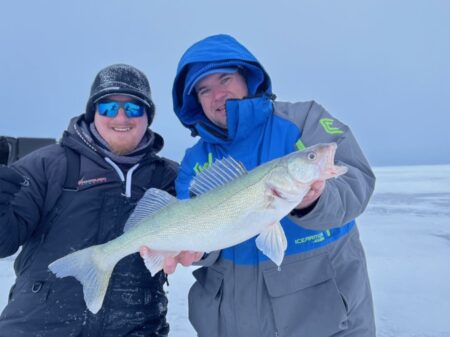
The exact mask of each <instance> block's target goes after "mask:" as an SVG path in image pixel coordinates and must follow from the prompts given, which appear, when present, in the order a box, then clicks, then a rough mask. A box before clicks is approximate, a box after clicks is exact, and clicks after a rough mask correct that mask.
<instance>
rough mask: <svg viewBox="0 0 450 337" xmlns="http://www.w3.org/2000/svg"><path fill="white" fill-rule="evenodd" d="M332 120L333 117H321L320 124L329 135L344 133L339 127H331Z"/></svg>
mask: <svg viewBox="0 0 450 337" xmlns="http://www.w3.org/2000/svg"><path fill="white" fill-rule="evenodd" d="M333 122H334V119H331V118H322V119H321V120H320V124H321V125H322V127H323V129H324V130H325V132H326V133H329V134H330V135H340V134H341V133H344V131H342V130H341V129H339V128H335V127H333V126H332V125H333Z"/></svg>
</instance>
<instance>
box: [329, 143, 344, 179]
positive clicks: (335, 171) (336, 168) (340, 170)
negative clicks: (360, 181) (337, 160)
mask: <svg viewBox="0 0 450 337" xmlns="http://www.w3.org/2000/svg"><path fill="white" fill-rule="evenodd" d="M327 147H328V149H329V150H328V152H329V153H328V156H327V160H326V163H325V170H324V173H325V175H326V176H327V177H328V178H332V177H338V176H340V175H343V174H345V173H346V172H347V171H348V168H347V167H346V166H342V165H335V164H334V156H335V155H336V149H337V144H336V143H329V144H327Z"/></svg>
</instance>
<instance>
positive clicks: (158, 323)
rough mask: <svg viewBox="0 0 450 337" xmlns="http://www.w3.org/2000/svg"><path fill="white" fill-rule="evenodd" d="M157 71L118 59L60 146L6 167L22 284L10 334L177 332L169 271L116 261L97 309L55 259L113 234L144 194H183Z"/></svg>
mask: <svg viewBox="0 0 450 337" xmlns="http://www.w3.org/2000/svg"><path fill="white" fill-rule="evenodd" d="M154 114H155V107H154V104H153V100H152V97H151V91H150V85H149V83H148V80H147V77H146V76H145V75H144V74H143V73H142V72H141V71H140V70H138V69H136V68H134V67H132V66H129V65H124V64H115V65H111V66H109V67H106V68H105V69H102V70H101V71H100V72H99V73H98V74H97V76H96V77H95V79H94V82H93V84H92V88H91V93H90V96H89V99H88V102H87V106H86V111H85V113H83V114H82V115H80V116H78V117H75V118H74V119H72V121H71V123H70V125H69V128H68V129H67V131H66V132H64V135H63V137H62V140H61V141H60V143H59V144H54V145H50V146H47V147H43V148H41V149H39V150H36V151H34V152H32V153H30V154H29V155H27V156H25V157H23V158H22V159H20V160H18V161H16V162H14V164H13V165H12V167H0V257H5V256H9V255H12V254H14V253H15V252H16V251H17V250H18V249H19V247H21V248H22V249H21V251H20V253H19V254H18V256H17V258H16V260H15V263H14V269H15V272H16V276H17V278H16V282H15V284H14V286H13V288H12V289H11V291H10V294H9V301H8V304H7V306H6V307H5V308H4V310H3V312H2V313H1V316H0V336H1V337H16V336H17V337H19V336H21V337H34V336H41V337H62V336H80V337H81V336H86V337H87V336H90V337H94V336H103V337H106V336H109V337H121V336H130V337H131V336H136V337H137V336H152V337H162V336H167V335H168V332H169V326H168V324H167V322H166V312H167V298H166V295H165V292H164V289H163V283H164V282H165V279H166V278H165V276H164V274H163V273H158V274H156V275H155V276H154V277H151V275H150V273H149V272H148V270H147V269H146V268H145V265H144V263H143V261H142V259H141V258H140V256H139V255H138V254H133V255H130V256H127V257H125V258H124V259H123V260H121V261H120V262H119V263H118V264H117V266H116V267H115V269H114V271H113V273H112V276H111V280H110V282H109V287H108V290H107V293H106V298H105V301H104V305H103V307H102V309H101V310H100V311H99V312H98V313H97V314H95V315H94V314H92V313H91V312H90V311H89V310H88V309H87V308H86V305H85V302H84V299H83V291H82V286H81V284H80V283H79V282H78V281H77V280H75V279H74V278H71V277H68V278H62V279H58V278H56V277H55V275H54V274H53V273H51V272H50V271H49V269H48V265H49V264H50V263H51V262H53V261H55V260H57V259H58V258H60V257H62V256H65V255H67V254H68V253H71V252H73V251H76V250H80V249H83V248H85V247H89V246H92V245H96V244H101V243H104V242H107V241H109V240H112V239H114V238H116V237H117V236H119V235H120V234H122V232H123V226H124V224H125V222H126V220H127V218H128V216H129V214H130V213H131V212H132V211H133V209H134V207H135V205H136V203H137V201H138V200H139V199H140V198H141V197H142V195H143V194H144V192H145V191H146V190H147V189H149V188H152V187H155V188H159V189H162V190H166V191H168V192H170V193H173V194H175V186H174V181H175V177H176V174H177V168H178V165H177V164H176V163H174V162H172V161H170V160H168V159H165V158H162V157H159V156H158V155H157V153H158V152H159V151H160V150H161V148H162V147H163V139H162V137H161V136H160V135H158V134H157V133H155V132H152V131H151V130H150V129H149V126H150V124H151V122H152V120H153V117H154Z"/></svg>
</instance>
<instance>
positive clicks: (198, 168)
mask: <svg viewBox="0 0 450 337" xmlns="http://www.w3.org/2000/svg"><path fill="white" fill-rule="evenodd" d="M212 164H213V160H212V153H211V152H210V153H208V161H207V162H206V163H204V164H200V163H197V164H195V166H194V171H195V174H199V173H200V172H202V171H203V170H204V169H207V168H208V167H211V165H212Z"/></svg>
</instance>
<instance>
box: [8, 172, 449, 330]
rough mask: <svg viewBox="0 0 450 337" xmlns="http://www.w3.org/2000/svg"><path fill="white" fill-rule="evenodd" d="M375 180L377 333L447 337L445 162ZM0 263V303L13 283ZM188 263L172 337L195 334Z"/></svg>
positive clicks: (176, 282) (370, 215)
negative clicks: (190, 311) (189, 306)
mask: <svg viewBox="0 0 450 337" xmlns="http://www.w3.org/2000/svg"><path fill="white" fill-rule="evenodd" d="M375 174H376V175H377V185H376V189H375V194H374V196H373V198H372V200H371V202H370V204H369V207H368V209H367V210H366V212H365V213H364V214H363V215H362V216H360V217H359V218H358V221H357V222H358V226H359V230H360V232H361V239H362V241H363V244H364V247H365V250H366V254H367V261H368V266H369V273H370V278H371V284H372V290H373V297H374V301H375V314H376V320H377V331H378V334H377V335H378V337H449V336H450V262H449V260H450V165H439V166H402V167H380V168H375ZM12 263H13V258H12V257H11V258H6V259H2V260H0V308H3V307H4V306H5V305H6V302H7V296H8V290H9V288H10V287H11V285H12V283H13V282H14V273H13V267H12ZM192 270H193V268H183V267H179V268H178V269H177V271H176V273H175V274H174V275H172V276H171V277H170V279H169V282H170V286H169V287H168V288H167V291H168V296H169V314H168V319H169V322H170V324H171V334H170V336H172V337H194V336H195V332H194V330H193V328H192V327H191V326H190V324H189V321H188V318H187V294H188V290H189V287H190V286H191V284H192V282H193V281H194V279H193V277H192V275H191V272H192Z"/></svg>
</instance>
